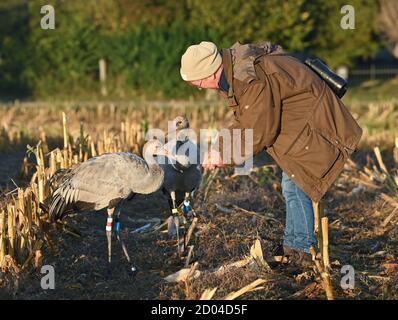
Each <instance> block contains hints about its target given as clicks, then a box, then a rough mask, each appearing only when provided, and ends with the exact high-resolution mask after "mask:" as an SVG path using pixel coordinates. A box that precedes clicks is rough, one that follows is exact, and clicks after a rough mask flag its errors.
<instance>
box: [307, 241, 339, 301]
mask: <svg viewBox="0 0 398 320" xmlns="http://www.w3.org/2000/svg"><path fill="white" fill-rule="evenodd" d="M310 253H311V255H312V258H313V260H314V262H315V266H316V268H317V270H318V272H319V274H320V275H321V279H322V286H323V289H324V290H325V293H326V298H327V299H328V300H334V292H333V287H332V282H331V280H330V274H329V272H328V271H327V270H326V268H325V266H324V264H323V261H322V259H318V257H317V253H316V250H315V248H313V247H311V249H310Z"/></svg>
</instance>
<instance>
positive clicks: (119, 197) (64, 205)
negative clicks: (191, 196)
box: [49, 139, 169, 271]
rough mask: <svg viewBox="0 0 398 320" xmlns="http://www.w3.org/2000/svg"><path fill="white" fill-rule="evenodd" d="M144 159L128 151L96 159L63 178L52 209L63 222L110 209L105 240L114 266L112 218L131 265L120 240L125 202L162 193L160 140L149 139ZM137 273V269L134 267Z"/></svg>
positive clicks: (162, 176)
mask: <svg viewBox="0 0 398 320" xmlns="http://www.w3.org/2000/svg"><path fill="white" fill-rule="evenodd" d="M143 155H144V159H142V158H141V157H139V156H137V155H135V154H133V153H128V152H119V153H107V154H103V155H100V156H97V157H93V158H91V159H89V160H87V161H85V162H83V163H81V164H79V165H77V166H76V167H74V168H72V169H71V170H69V171H68V172H65V173H63V174H62V176H61V181H59V182H58V187H57V189H56V190H55V191H54V193H53V196H52V200H51V205H50V209H49V215H50V219H51V220H52V221H56V220H58V219H62V218H63V217H64V216H66V215H67V214H69V213H71V212H85V211H93V210H101V209H103V208H107V211H108V218H107V224H106V237H107V241H108V262H109V263H111V250H112V249H111V243H112V225H113V215H114V213H115V212H116V219H115V226H114V230H115V233H116V236H117V239H118V241H119V242H120V243H121V245H122V249H123V252H124V254H125V256H126V258H127V261H128V262H129V263H130V264H131V260H130V256H129V254H128V252H127V249H126V246H125V245H124V243H123V241H122V239H121V238H120V221H119V216H120V209H121V206H122V204H123V201H124V200H126V199H131V198H132V197H133V196H134V195H135V194H137V193H138V194H150V193H153V192H155V191H157V190H159V189H160V188H161V186H162V184H163V181H164V171H163V169H162V168H161V167H160V166H159V164H158V163H157V162H156V160H155V158H154V157H153V156H157V155H159V156H168V155H169V154H168V151H167V150H166V149H165V148H164V146H163V145H162V144H161V143H160V142H159V141H158V140H154V139H153V140H149V141H148V142H147V143H146V144H145V145H144V148H143ZM131 269H132V271H135V270H136V268H135V267H134V266H132V267H131Z"/></svg>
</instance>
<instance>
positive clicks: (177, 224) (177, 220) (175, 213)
mask: <svg viewBox="0 0 398 320" xmlns="http://www.w3.org/2000/svg"><path fill="white" fill-rule="evenodd" d="M170 197H171V202H172V205H173V208H172V209H171V212H172V214H173V220H174V225H175V227H176V232H177V251H178V254H180V230H179V229H180V218H179V217H178V210H177V205H176V192H175V191H171V192H170Z"/></svg>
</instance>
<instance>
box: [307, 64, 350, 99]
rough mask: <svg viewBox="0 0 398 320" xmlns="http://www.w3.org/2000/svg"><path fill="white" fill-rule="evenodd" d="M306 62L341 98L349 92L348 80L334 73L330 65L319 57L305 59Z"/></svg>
mask: <svg viewBox="0 0 398 320" xmlns="http://www.w3.org/2000/svg"><path fill="white" fill-rule="evenodd" d="M304 63H305V64H306V65H307V66H309V67H310V68H311V69H312V70H313V71H314V72H315V73H316V74H317V75H319V76H320V77H321V78H322V79H323V80H325V82H326V83H327V84H328V85H329V87H330V88H331V89H332V90H333V91H334V93H335V94H336V95H337V96H338V97H339V98H340V99H341V98H342V97H343V96H344V94H345V93H346V92H347V81H346V80H344V79H343V78H342V77H340V76H339V75H337V74H336V73H334V72H333V71H332V70H330V69H329V67H328V66H327V65H326V64H324V63H323V62H322V61H321V60H319V59H318V58H316V59H310V58H307V59H305V61H304Z"/></svg>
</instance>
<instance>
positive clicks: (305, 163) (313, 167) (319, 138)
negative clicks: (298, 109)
mask: <svg viewBox="0 0 398 320" xmlns="http://www.w3.org/2000/svg"><path fill="white" fill-rule="evenodd" d="M340 153H341V152H340V149H339V148H338V147H337V146H336V145H334V144H333V143H332V142H331V141H330V140H328V139H327V138H326V137H325V136H324V135H322V133H321V132H319V131H316V130H313V129H311V128H310V126H309V125H308V124H307V125H306V126H305V127H304V130H303V131H302V132H301V133H300V134H299V135H298V137H297V139H296V140H295V141H294V142H293V143H292V145H291V146H290V147H289V148H288V150H287V152H286V153H285V154H286V155H287V156H289V157H290V158H291V159H292V160H294V161H296V162H297V163H298V164H299V165H300V166H301V167H303V169H304V170H305V171H307V172H308V173H310V174H311V175H313V176H314V177H316V178H318V179H322V178H323V177H325V176H326V174H327V173H328V172H329V171H330V169H331V168H332V167H333V165H334V164H335V162H336V161H337V159H338V158H339V156H340Z"/></svg>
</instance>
